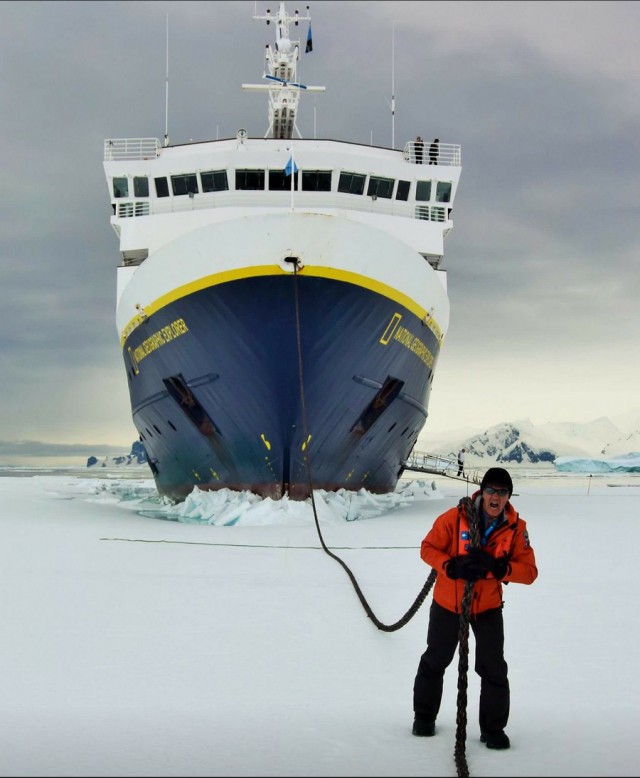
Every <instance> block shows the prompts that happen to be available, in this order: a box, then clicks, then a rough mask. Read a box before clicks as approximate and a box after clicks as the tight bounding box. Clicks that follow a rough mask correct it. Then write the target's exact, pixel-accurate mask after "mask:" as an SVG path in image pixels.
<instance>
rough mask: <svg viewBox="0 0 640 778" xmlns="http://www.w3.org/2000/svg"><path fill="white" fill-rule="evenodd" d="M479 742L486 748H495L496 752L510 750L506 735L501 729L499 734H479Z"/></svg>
mask: <svg viewBox="0 0 640 778" xmlns="http://www.w3.org/2000/svg"><path fill="white" fill-rule="evenodd" d="M480 742H481V743H486V745H487V748H495V749H497V750H503V749H505V748H510V747H511V743H510V742H509V737H508V736H507V733H506V732H505V731H504V730H503V729H501V730H500V731H499V732H481V733H480Z"/></svg>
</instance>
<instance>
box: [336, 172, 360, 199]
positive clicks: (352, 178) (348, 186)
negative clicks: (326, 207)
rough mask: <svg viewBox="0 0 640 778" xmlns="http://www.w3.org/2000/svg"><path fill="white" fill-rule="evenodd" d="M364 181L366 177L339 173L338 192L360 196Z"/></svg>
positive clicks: (358, 174)
mask: <svg viewBox="0 0 640 778" xmlns="http://www.w3.org/2000/svg"><path fill="white" fill-rule="evenodd" d="M365 179H366V176H363V175H361V174H360V173H346V172H345V173H340V180H339V181H338V192H344V193H345V194H355V195H361V194H362V193H363V192H364V181H365Z"/></svg>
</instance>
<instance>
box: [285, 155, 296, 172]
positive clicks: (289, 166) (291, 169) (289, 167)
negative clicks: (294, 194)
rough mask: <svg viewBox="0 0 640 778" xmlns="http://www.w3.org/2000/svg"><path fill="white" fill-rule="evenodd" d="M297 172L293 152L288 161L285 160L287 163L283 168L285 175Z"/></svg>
mask: <svg viewBox="0 0 640 778" xmlns="http://www.w3.org/2000/svg"><path fill="white" fill-rule="evenodd" d="M297 172H298V166H297V165H296V163H295V161H294V159H293V154H292V155H291V156H290V157H289V161H288V162H287V165H286V167H285V169H284V174H285V176H290V175H291V173H297Z"/></svg>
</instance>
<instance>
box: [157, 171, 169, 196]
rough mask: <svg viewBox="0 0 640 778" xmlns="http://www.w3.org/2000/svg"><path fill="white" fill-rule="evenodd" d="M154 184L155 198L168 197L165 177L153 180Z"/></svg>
mask: <svg viewBox="0 0 640 778" xmlns="http://www.w3.org/2000/svg"><path fill="white" fill-rule="evenodd" d="M154 182H155V185H156V196H157V197H169V184H168V183H167V178H166V176H161V177H160V178H154Z"/></svg>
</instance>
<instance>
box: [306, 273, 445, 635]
mask: <svg viewBox="0 0 640 778" xmlns="http://www.w3.org/2000/svg"><path fill="white" fill-rule="evenodd" d="M292 264H293V275H294V291H295V294H294V296H295V311H296V338H297V347H298V380H299V383H300V411H301V415H302V429H303V434H304V439H305V440H307V441H308V440H309V429H308V424H307V408H306V403H305V391H304V371H303V367H302V336H301V329H302V328H301V326H300V295H299V290H298V261H297V260H295V259H294V258H292ZM304 462H305V467H306V470H307V478H308V481H309V492H310V497H311V507H312V509H313V518H314V521H315V525H316V531H317V533H318V538H319V539H320V543H321V545H322V548H323V550H324V552H325V553H326V554H328V555H329V556H330V557H331V558H332V559H335V560H336V562H338V564H339V565H341V566H342V568H343V569H344V571H345V572H346V574H347V575H348V576H349V579H350V580H351V583H352V584H353V588H354V589H355V591H356V594H357V595H358V599H359V600H360V602H361V603H362V607H363V608H364V610H365V612H366V614H367V616H368V617H369V618H370V619H371V621H373V623H374V624H375V625H376V627H377V628H378V629H380V630H382V631H383V632H394V631H395V630H397V629H400V628H401V627H404V625H405V624H406V623H407V622H408V621H410V620H411V619H412V618H413V616H414V615H415V614H416V613H417V611H418V609H419V608H420V606H421V605H422V603H423V602H424V600H425V598H426V596H427V594H428V593H429V591H430V589H431V587H432V586H433V584H434V583H435V580H436V576H437V573H436V571H435V570H432V571H431V572H430V573H429V576H428V577H427V580H426V582H425V584H424V586H423V587H422V590H421V591H420V592H419V594H418V596H417V597H416V599H415V600H414V602H413V604H412V605H411V607H410V608H409V610H408V611H407V612H406V613H405V614H404V616H402V618H400V619H398V621H396V622H395V624H383V623H382V622H381V621H380V619H378V617H377V616H376V615H375V613H374V612H373V610H372V609H371V606H370V605H369V603H368V602H367V599H366V597H365V596H364V594H363V592H362V589H361V588H360V585H359V584H358V582H357V580H356V577H355V576H354V574H353V573H352V572H351V570H350V569H349V566H348V565H347V564H346V562H344V560H342V559H341V558H340V557H339V556H337V555H336V554H334V553H333V552H332V551H331V550H330V549H329V548H328V547H327V544H326V543H325V542H324V538H323V537H322V531H321V530H320V522H319V520H318V511H317V509H316V502H315V498H314V495H313V477H312V473H311V458H310V455H309V446H307V447H306V448H305V449H304Z"/></svg>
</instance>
